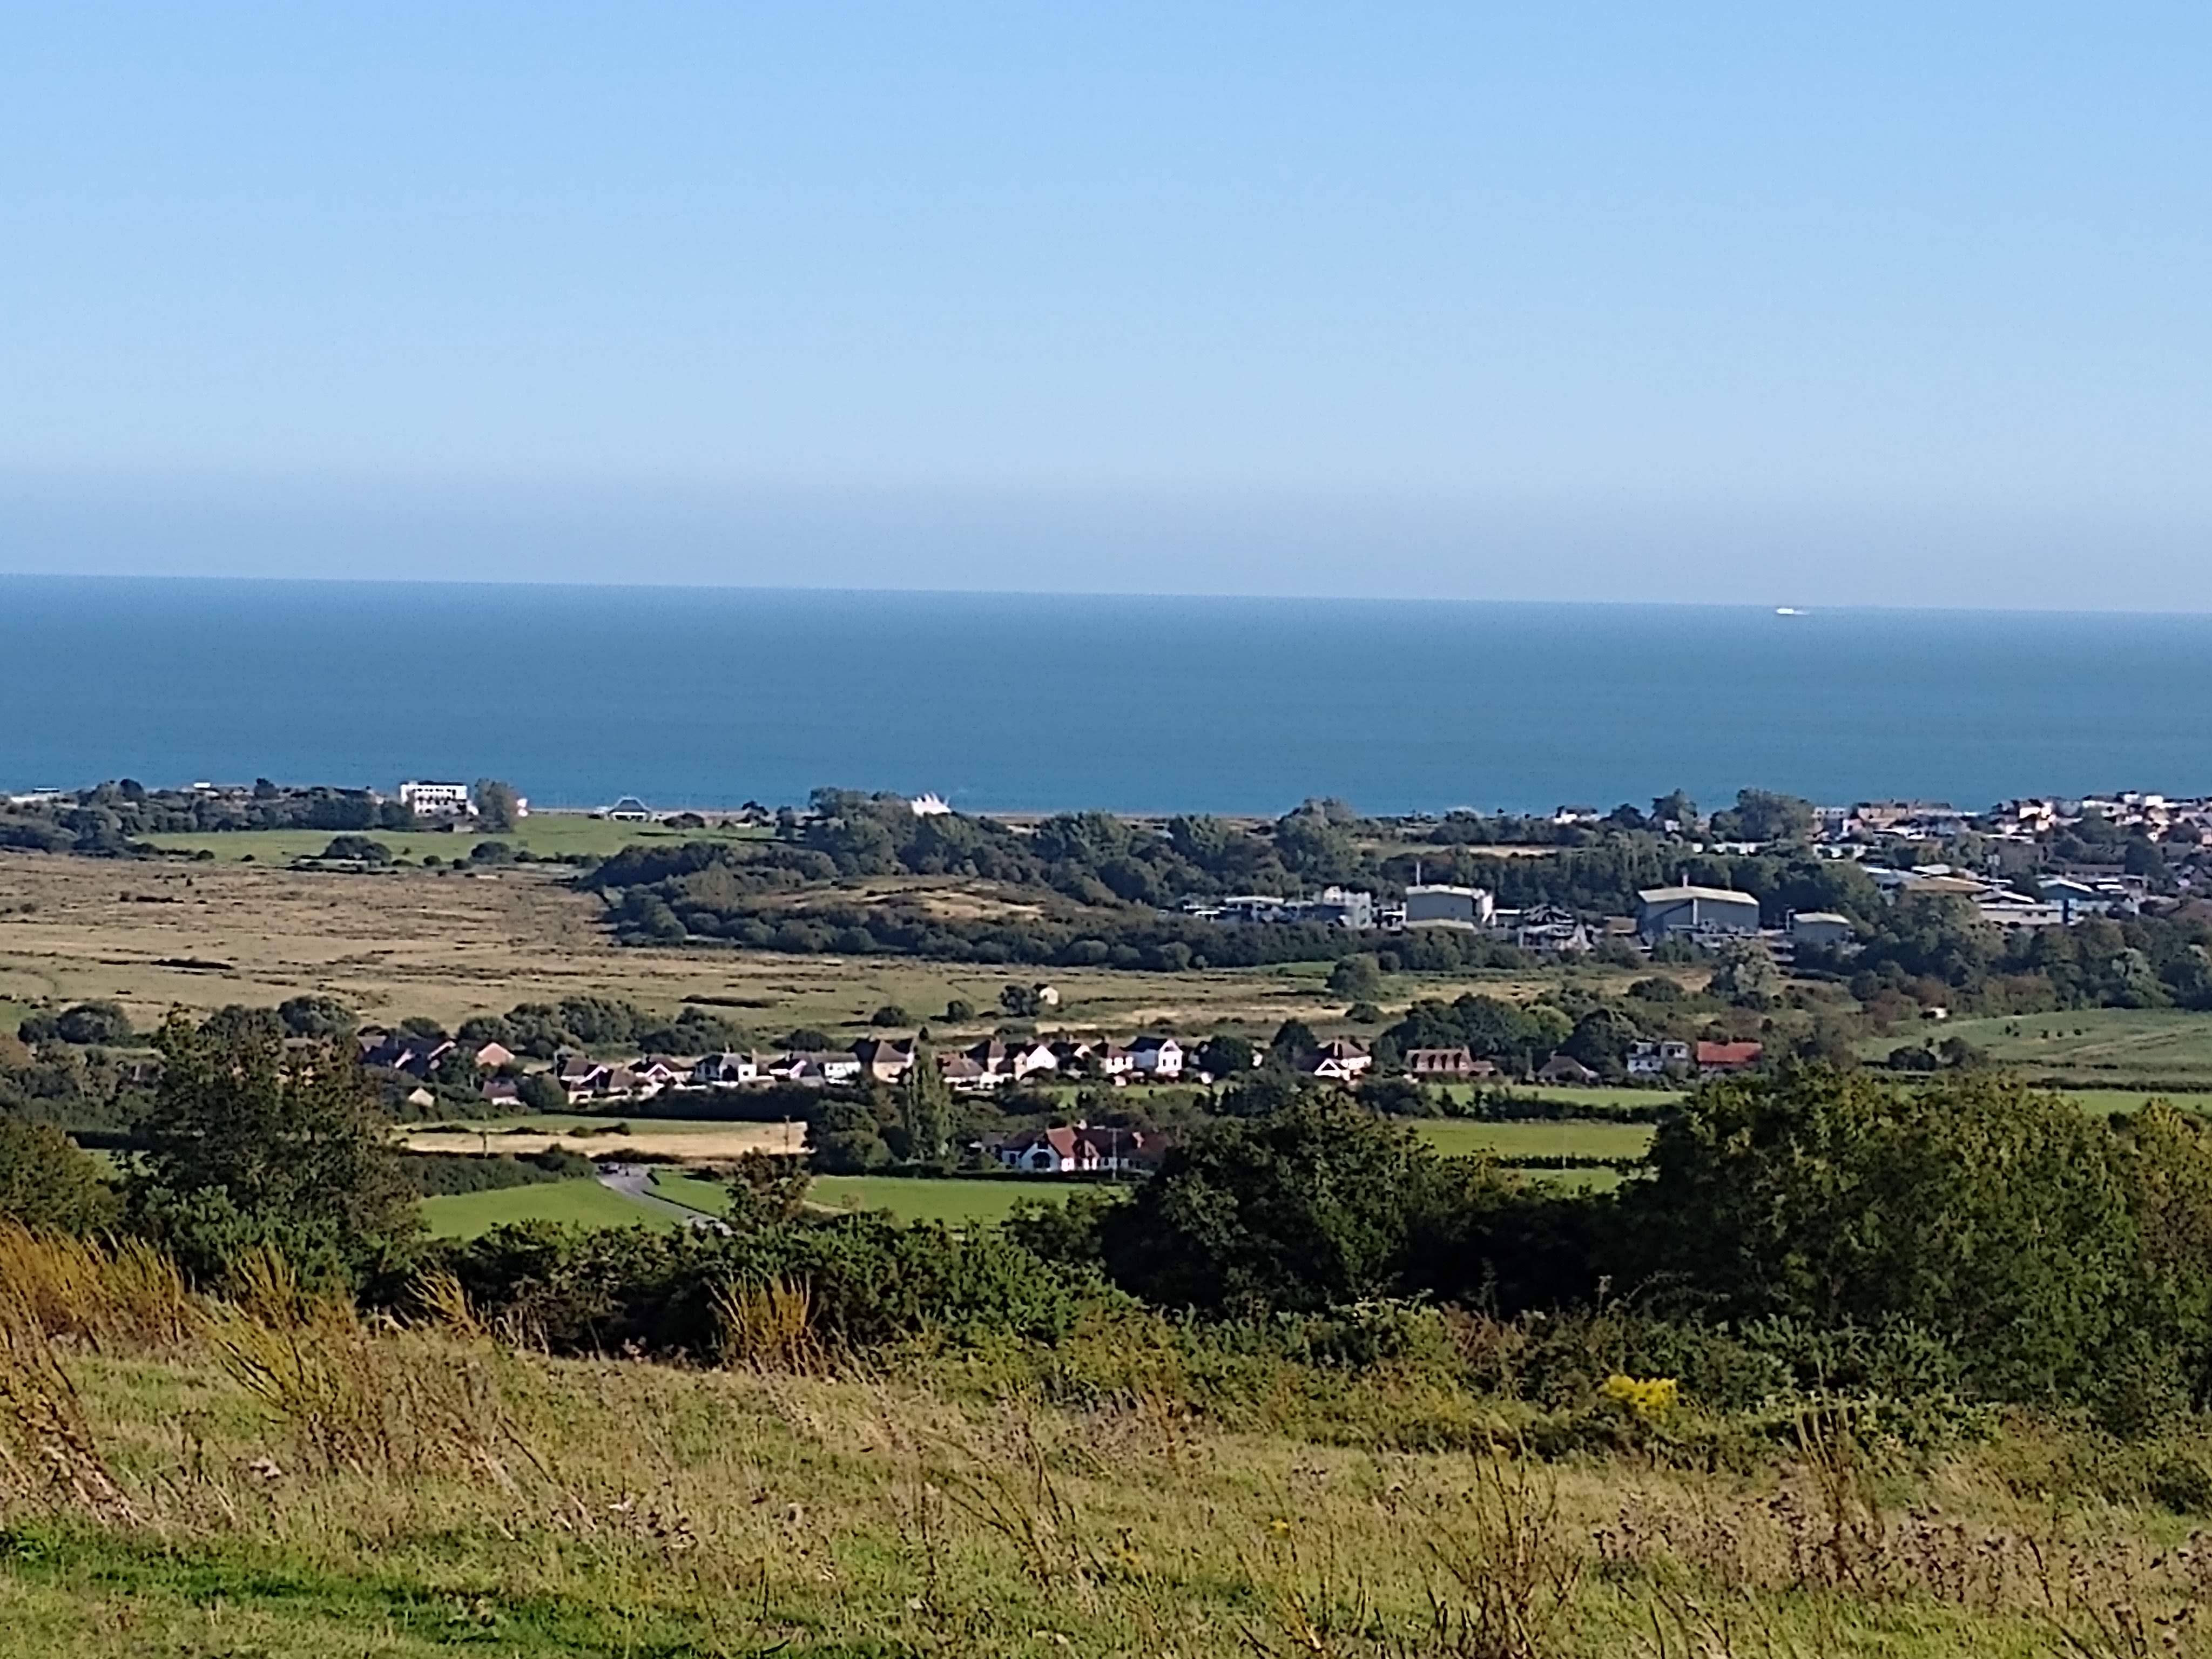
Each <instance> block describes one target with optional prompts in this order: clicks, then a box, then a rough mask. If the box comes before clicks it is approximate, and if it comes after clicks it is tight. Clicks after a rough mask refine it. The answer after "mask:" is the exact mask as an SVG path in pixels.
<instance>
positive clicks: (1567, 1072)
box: [1536, 1054, 1597, 1084]
mask: <svg viewBox="0 0 2212 1659" xmlns="http://www.w3.org/2000/svg"><path fill="white" fill-rule="evenodd" d="M1536 1081H1537V1082H1539V1083H1573V1084H1591V1083H1595V1082H1596V1081H1597V1073H1595V1072H1593V1071H1592V1070H1590V1068H1589V1066H1585V1065H1583V1063H1582V1061H1580V1060H1577V1059H1576V1058H1574V1056H1573V1055H1571V1054H1553V1056H1552V1057H1551V1058H1550V1059H1549V1060H1546V1061H1545V1062H1544V1063H1543V1064H1542V1065H1541V1066H1538V1067H1537V1068H1536Z"/></svg>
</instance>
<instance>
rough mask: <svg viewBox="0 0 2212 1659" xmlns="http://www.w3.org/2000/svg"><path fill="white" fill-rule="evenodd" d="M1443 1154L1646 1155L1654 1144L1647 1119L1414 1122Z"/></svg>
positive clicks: (1446, 1119)
mask: <svg viewBox="0 0 2212 1659" xmlns="http://www.w3.org/2000/svg"><path fill="white" fill-rule="evenodd" d="M1413 1127H1415V1128H1416V1129H1417V1130H1418V1131H1419V1133H1420V1134H1421V1136H1422V1138H1423V1139H1425V1140H1427V1141H1428V1142H1429V1144H1430V1145H1431V1146H1434V1147H1436V1148H1437V1151H1438V1152H1443V1153H1444V1154H1446V1155H1447V1156H1449V1157H1453V1158H1463V1157H1465V1156H1466V1155H1467V1154H1468V1153H1470V1152H1491V1153H1494V1154H1496V1155H1497V1156H1498V1157H1499V1158H1641V1157H1642V1156H1643V1155H1644V1149H1645V1148H1646V1147H1648V1146H1650V1144H1651V1128H1650V1125H1648V1124H1644V1123H1476V1122H1474V1121H1470V1120H1468V1119H1467V1118H1459V1117H1431V1118H1423V1119H1421V1120H1419V1121H1418V1122H1416V1123H1415V1124H1414V1126H1413Z"/></svg>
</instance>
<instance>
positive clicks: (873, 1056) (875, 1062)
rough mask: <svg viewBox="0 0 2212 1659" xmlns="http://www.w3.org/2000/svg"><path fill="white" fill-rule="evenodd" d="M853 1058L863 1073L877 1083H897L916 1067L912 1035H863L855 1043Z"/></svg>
mask: <svg viewBox="0 0 2212 1659" xmlns="http://www.w3.org/2000/svg"><path fill="white" fill-rule="evenodd" d="M853 1058H854V1059H855V1060H859V1061H860V1071H861V1073H862V1074H863V1075H865V1076H866V1077H867V1078H869V1079H871V1080H872V1081H874V1082H877V1083H896V1082H897V1081H898V1080H899V1079H901V1078H902V1077H904V1076H905V1075H906V1074H907V1073H908V1072H909V1071H911V1070H913V1069H914V1039H913V1038H912V1037H897V1038H891V1037H862V1038H861V1039H860V1041H859V1042H856V1043H854V1045H853Z"/></svg>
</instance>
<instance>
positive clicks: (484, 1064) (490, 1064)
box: [476, 1042, 514, 1072]
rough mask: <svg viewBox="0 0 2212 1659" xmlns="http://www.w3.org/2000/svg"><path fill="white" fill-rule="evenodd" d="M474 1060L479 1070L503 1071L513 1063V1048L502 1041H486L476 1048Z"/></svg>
mask: <svg viewBox="0 0 2212 1659" xmlns="http://www.w3.org/2000/svg"><path fill="white" fill-rule="evenodd" d="M476 1062H477V1070H478V1071H480V1072H498V1071H503V1070H505V1069H506V1068H507V1066H512V1065H513V1064H514V1050H513V1049H512V1048H508V1047H507V1045H506V1044H505V1043H504V1042H487V1043H485V1044H484V1045H483V1047H481V1048H478V1049H477V1052H476Z"/></svg>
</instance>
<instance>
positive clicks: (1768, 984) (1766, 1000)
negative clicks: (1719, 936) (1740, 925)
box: [1707, 939, 1784, 1008]
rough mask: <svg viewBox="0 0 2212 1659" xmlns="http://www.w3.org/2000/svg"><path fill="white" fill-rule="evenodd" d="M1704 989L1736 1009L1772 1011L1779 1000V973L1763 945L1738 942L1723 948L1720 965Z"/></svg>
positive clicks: (1749, 941)
mask: <svg viewBox="0 0 2212 1659" xmlns="http://www.w3.org/2000/svg"><path fill="white" fill-rule="evenodd" d="M1707 988H1708V989H1709V990H1711V993H1712V994H1713V995H1715V996H1717V997H1725V998H1727V999H1728V1000H1729V1001H1730V1002H1732V1003H1734V1004H1735V1005H1736V1006H1738V1007H1739V1008H1772V1007H1774V1006H1777V1005H1778V1004H1779V1003H1780V1002H1781V1000H1782V994H1783V990H1784V986H1783V980H1782V970H1781V969H1779V968H1778V967H1776V966H1775V965H1774V953H1773V952H1772V951H1769V950H1768V949H1767V948H1766V946H1765V945H1763V944H1761V943H1759V941H1758V940H1756V939H1743V940H1738V941H1735V942H1732V943H1730V944H1729V945H1723V947H1722V949H1721V954H1720V965H1719V966H1718V967H1717V968H1716V969H1714V970H1713V977H1712V981H1711V984H1710V986H1708V987H1707Z"/></svg>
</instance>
